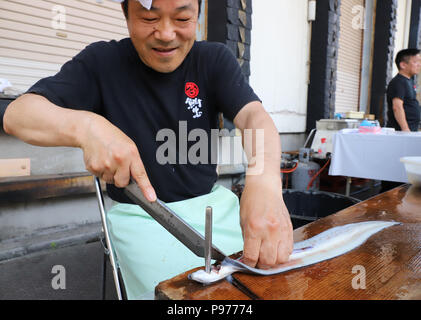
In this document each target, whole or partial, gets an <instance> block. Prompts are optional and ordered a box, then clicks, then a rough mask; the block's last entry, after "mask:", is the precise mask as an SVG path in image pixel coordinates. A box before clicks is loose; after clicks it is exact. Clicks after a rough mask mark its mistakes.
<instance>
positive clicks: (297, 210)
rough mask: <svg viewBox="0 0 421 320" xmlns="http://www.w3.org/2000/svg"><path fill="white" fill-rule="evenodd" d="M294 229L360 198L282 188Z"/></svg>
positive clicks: (347, 205) (356, 201)
mask: <svg viewBox="0 0 421 320" xmlns="http://www.w3.org/2000/svg"><path fill="white" fill-rule="evenodd" d="M282 194H283V198H284V202H285V205H286V206H287V208H288V211H289V213H290V216H291V221H292V225H293V227H294V229H296V228H298V227H301V226H303V225H305V224H307V223H310V222H313V221H315V220H317V219H320V218H323V217H326V216H328V215H330V214H333V213H336V212H338V211H340V210H342V209H345V208H348V207H349V206H352V205H354V204H356V203H358V202H360V200H358V199H356V198H352V197H347V196H345V195H342V194H337V193H332V192H325V191H300V190H294V189H284V190H282Z"/></svg>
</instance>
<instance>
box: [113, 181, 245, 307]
mask: <svg viewBox="0 0 421 320" xmlns="http://www.w3.org/2000/svg"><path fill="white" fill-rule="evenodd" d="M166 205H167V206H168V207H169V208H171V209H172V210H173V211H174V212H176V213H177V214H178V215H179V216H180V217H181V218H183V219H184V220H185V221H186V222H187V223H188V224H190V225H191V226H192V227H193V228H195V229H196V230H197V231H198V232H200V233H201V234H202V235H204V230H205V210H206V207H207V206H211V207H212V208H213V211H212V212H213V233H212V242H213V244H214V245H215V246H217V247H218V248H219V249H220V250H221V251H222V252H223V253H225V254H227V255H230V254H233V253H236V252H238V251H241V250H242V249H243V239H242V233H241V228H240V218H239V212H240V207H239V201H238V198H237V196H236V195H235V194H234V193H233V192H231V191H230V190H228V189H226V188H224V187H223V186H220V185H215V186H214V187H213V189H212V191H211V192H210V193H209V194H206V195H203V196H200V197H196V198H192V199H188V200H184V201H177V202H171V203H166ZM107 223H108V228H109V233H110V238H111V243H112V245H113V247H114V252H115V256H116V259H117V261H118V265H119V267H120V270H121V274H122V277H123V281H124V286H125V288H126V293H127V298H128V299H141V298H142V297H145V295H149V297H152V293H153V292H154V288H155V286H156V285H157V284H158V283H159V282H161V281H164V280H167V279H170V278H172V277H174V276H176V275H178V274H180V273H183V272H185V271H187V270H189V269H192V268H195V267H199V266H203V265H204V259H203V258H199V257H197V256H196V255H195V254H194V253H192V252H191V251H190V250H189V249H187V248H186V247H185V246H184V245H183V244H182V243H181V242H180V241H178V240H177V239H176V238H175V237H174V236H173V235H171V234H170V233H169V232H168V231H167V230H165V229H164V227H162V226H161V225H160V224H158V223H157V222H156V221H155V220H154V219H153V218H152V217H151V216H150V215H149V214H147V213H146V212H145V211H144V210H143V209H142V208H140V207H139V206H137V205H131V204H124V203H117V204H116V205H114V206H113V207H112V208H111V209H110V210H109V211H108V213H107Z"/></svg>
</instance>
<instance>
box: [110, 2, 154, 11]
mask: <svg viewBox="0 0 421 320" xmlns="http://www.w3.org/2000/svg"><path fill="white" fill-rule="evenodd" d="M113 1H114V2H119V3H122V2H123V1H124V0H113ZM137 1H139V2H140V4H141V5H142V6H144V7H145V8H146V9H148V10H151V7H152V1H153V0H137Z"/></svg>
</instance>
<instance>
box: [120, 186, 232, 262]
mask: <svg viewBox="0 0 421 320" xmlns="http://www.w3.org/2000/svg"><path fill="white" fill-rule="evenodd" d="M124 193H125V194H126V195H127V196H128V197H129V198H130V199H131V200H132V201H133V202H134V203H136V204H137V205H139V206H140V207H141V208H142V209H143V210H145V211H146V212H147V213H148V214H149V215H150V216H151V217H152V218H154V219H155V220H156V221H157V222H158V223H159V224H160V225H162V226H163V227H164V228H165V229H166V230H167V231H168V232H170V233H171V234H172V235H173V236H174V237H176V238H177V239H178V240H179V241H181V243H183V244H184V245H185V246H186V247H187V248H189V249H190V250H191V251H192V252H193V253H194V254H195V255H197V256H198V257H205V238H204V237H203V236H202V235H201V234H200V233H199V232H197V231H196V230H195V229H193V228H192V227H191V226H190V225H189V224H188V223H187V222H186V221H184V220H183V219H182V218H181V217H180V216H178V215H177V214H176V213H175V212H174V211H173V210H171V209H170V208H168V207H167V206H166V205H165V203H164V202H162V201H161V200H159V199H158V198H157V199H156V201H154V202H150V201H149V200H148V199H146V198H145V196H144V195H143V192H142V190H140V188H139V186H138V185H137V183H136V182H135V181H134V180H130V184H129V185H128V186H127V187H125V188H124ZM210 251H211V257H212V259H214V260H217V261H222V260H224V259H225V257H226V255H225V254H223V253H222V251H221V250H219V249H218V248H217V247H215V246H214V245H212V247H211V250H210Z"/></svg>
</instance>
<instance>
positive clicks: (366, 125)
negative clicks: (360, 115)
mask: <svg viewBox="0 0 421 320" xmlns="http://www.w3.org/2000/svg"><path fill="white" fill-rule="evenodd" d="M381 130H382V128H380V125H379V122H378V121H377V120H376V121H370V120H367V119H365V120H363V121H362V122H361V123H360V126H359V127H358V131H359V132H360V133H379V132H380V131H381Z"/></svg>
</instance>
